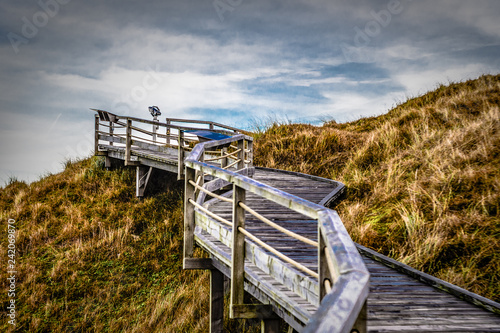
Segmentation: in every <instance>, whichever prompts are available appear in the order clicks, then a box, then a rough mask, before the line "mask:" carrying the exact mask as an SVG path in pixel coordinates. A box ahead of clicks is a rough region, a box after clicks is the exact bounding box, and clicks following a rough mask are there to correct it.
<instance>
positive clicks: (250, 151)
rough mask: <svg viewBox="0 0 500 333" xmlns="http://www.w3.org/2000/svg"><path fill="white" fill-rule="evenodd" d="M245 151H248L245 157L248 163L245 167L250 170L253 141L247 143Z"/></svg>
mask: <svg viewBox="0 0 500 333" xmlns="http://www.w3.org/2000/svg"><path fill="white" fill-rule="evenodd" d="M247 149H248V152H247V154H246V156H247V161H249V163H248V166H247V167H248V168H251V167H252V166H253V141H252V140H248V141H247Z"/></svg>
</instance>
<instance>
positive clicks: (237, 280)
mask: <svg viewBox="0 0 500 333" xmlns="http://www.w3.org/2000/svg"><path fill="white" fill-rule="evenodd" d="M240 202H245V190H244V189H242V188H241V187H239V186H236V185H234V186H233V244H232V245H233V246H232V259H231V261H232V262H231V307H230V309H229V312H230V314H229V316H230V318H238V317H237V314H235V313H234V312H233V310H234V309H233V305H235V304H243V295H244V289H243V288H244V284H243V280H244V276H245V235H243V234H242V233H241V232H239V230H238V228H240V227H241V228H245V210H244V209H243V208H241V207H240V205H239V203H240ZM235 315H236V316H235Z"/></svg>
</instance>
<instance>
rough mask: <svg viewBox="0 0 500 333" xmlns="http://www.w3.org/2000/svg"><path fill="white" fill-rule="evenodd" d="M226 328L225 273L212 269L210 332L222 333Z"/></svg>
mask: <svg viewBox="0 0 500 333" xmlns="http://www.w3.org/2000/svg"><path fill="white" fill-rule="evenodd" d="M223 328H224V274H222V273H221V272H220V271H218V270H217V269H212V270H210V333H222V330H223Z"/></svg>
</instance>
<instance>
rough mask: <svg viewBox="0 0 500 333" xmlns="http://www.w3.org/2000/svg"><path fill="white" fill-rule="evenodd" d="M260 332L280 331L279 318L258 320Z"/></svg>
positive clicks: (279, 332) (272, 332)
mask: <svg viewBox="0 0 500 333" xmlns="http://www.w3.org/2000/svg"><path fill="white" fill-rule="evenodd" d="M260 331H261V333H281V330H280V320H279V319H264V320H261V322H260Z"/></svg>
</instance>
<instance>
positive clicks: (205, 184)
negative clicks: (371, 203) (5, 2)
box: [95, 110, 500, 332]
mask: <svg viewBox="0 0 500 333" xmlns="http://www.w3.org/2000/svg"><path fill="white" fill-rule="evenodd" d="M95 111H97V112H98V117H97V116H96V128H95V140H96V143H95V150H96V154H97V155H104V156H106V165H107V166H109V165H110V159H111V158H113V159H118V160H123V161H124V163H125V165H129V166H135V167H136V168H137V195H138V196H143V195H144V192H145V189H146V187H147V184H148V182H149V181H150V175H151V170H152V168H158V169H162V170H166V171H169V172H175V173H177V174H178V177H179V179H185V226H184V268H186V269H209V270H210V272H211V305H210V308H211V312H210V330H211V331H212V332H220V331H221V330H222V322H223V318H222V316H223V304H224V293H225V292H229V293H230V306H229V308H230V316H231V317H232V318H258V319H261V320H262V330H263V331H264V332H275V331H277V330H278V328H279V321H278V320H277V319H278V318H282V319H284V320H285V321H286V322H287V323H288V324H289V325H290V330H289V331H290V332H291V331H293V330H295V331H298V332H351V331H352V332H500V305H499V304H498V303H495V302H493V301H491V300H488V299H485V298H483V297H480V296H478V295H475V294H473V293H470V292H468V291H466V290H463V289H460V288H458V287H456V286H453V285H451V284H449V283H446V282H444V281H441V280H439V279H436V278H434V277H432V276H429V275H427V274H424V273H422V272H419V271H417V270H414V269H412V268H411V267H408V266H406V265H404V264H402V263H399V262H397V261H395V260H392V259H390V258H387V257H385V256H383V255H381V254H379V253H377V252H375V251H373V250H370V249H367V248H365V247H363V246H361V245H358V244H355V243H353V242H352V240H351V239H350V237H349V235H348V234H347V232H346V230H345V228H344V226H343V224H342V222H341V220H340V218H339V216H338V215H337V214H336V213H335V212H334V211H332V210H330V209H327V208H325V206H328V205H329V204H330V203H334V202H335V201H336V200H339V198H340V196H341V195H342V193H343V191H344V186H343V184H341V183H339V182H336V181H333V180H328V179H324V178H319V177H314V176H310V175H304V174H300V173H294V172H288V171H281V170H275V169H266V168H258V167H257V168H255V167H253V166H252V156H253V144H252V138H250V137H247V136H245V135H243V134H241V133H240V131H238V130H237V129H234V128H231V127H227V126H224V125H221V124H217V123H213V122H207V121H188V120H182V119H167V121H166V122H165V123H160V122H152V121H148V120H141V119H137V118H131V117H121V116H117V115H114V114H112V113H109V112H106V111H101V110H95ZM175 122H177V123H181V124H182V125H174V123H175ZM187 124H189V125H187ZM188 126H190V127H188ZM200 126H204V127H202V128H200ZM206 127H208V128H206ZM150 128H152V129H150ZM214 138H216V139H214ZM195 245H196V246H200V247H201V248H203V249H204V250H205V251H206V252H208V254H209V257H210V258H207V259H201V258H194V257H193V248H194V246H195ZM224 276H226V277H227V278H229V279H230V280H231V287H230V290H229V291H227V290H226V291H225V290H224V289H225V288H224ZM226 280H227V279H226ZM244 290H245V291H246V292H248V293H249V294H251V295H253V296H254V297H255V298H256V299H257V300H258V301H259V303H258V304H245V301H248V300H247V299H246V298H244V297H243V296H244V294H243V293H244Z"/></svg>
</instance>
